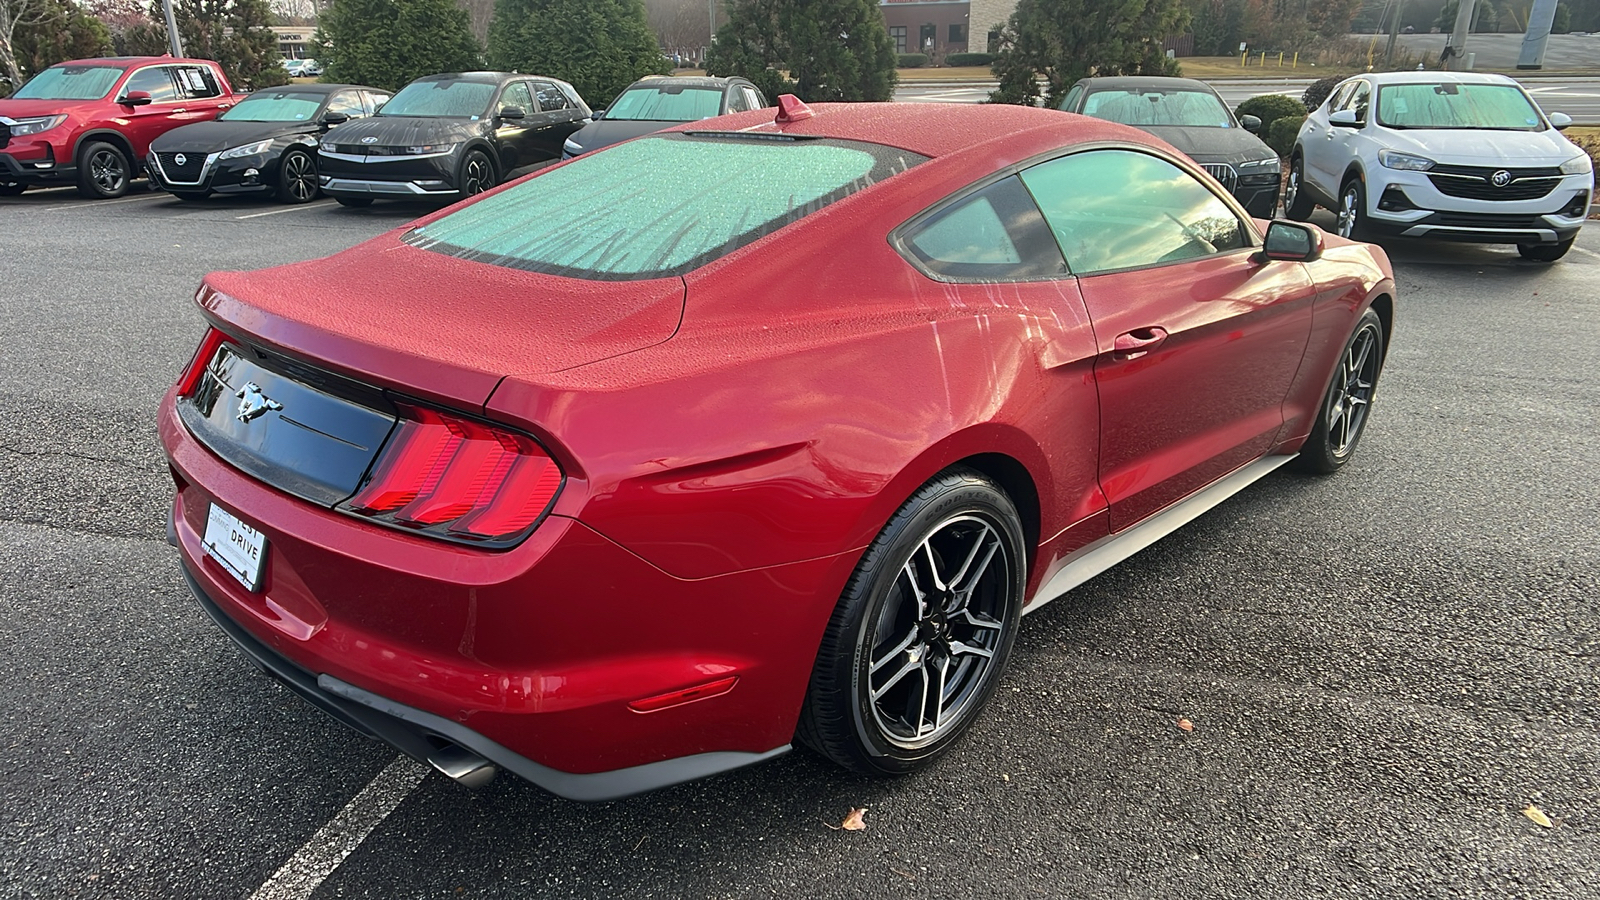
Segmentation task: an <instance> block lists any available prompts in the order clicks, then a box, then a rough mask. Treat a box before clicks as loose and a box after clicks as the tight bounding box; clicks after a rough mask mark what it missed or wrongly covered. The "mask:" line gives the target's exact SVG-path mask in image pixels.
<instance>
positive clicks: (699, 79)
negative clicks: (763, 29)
mask: <svg viewBox="0 0 1600 900" xmlns="http://www.w3.org/2000/svg"><path fill="white" fill-rule="evenodd" d="M749 83H750V82H749V81H747V80H745V79H743V78H732V77H729V78H722V77H718V76H713V75H646V76H645V77H643V78H641V79H639V80H638V81H635V82H634V83H633V84H630V85H628V86H627V87H625V88H623V90H625V91H626V90H631V89H633V88H636V87H660V86H663V85H666V86H673V85H677V86H681V87H714V88H718V89H722V88H726V87H727V86H728V85H730V84H749Z"/></svg>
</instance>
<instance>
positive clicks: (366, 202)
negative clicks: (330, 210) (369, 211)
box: [333, 197, 372, 209]
mask: <svg viewBox="0 0 1600 900" xmlns="http://www.w3.org/2000/svg"><path fill="white" fill-rule="evenodd" d="M333 199H335V200H338V201H339V205H340V206H343V207H345V208H346V209H361V208H362V207H366V206H371V205H372V198H371V197H335V198H333Z"/></svg>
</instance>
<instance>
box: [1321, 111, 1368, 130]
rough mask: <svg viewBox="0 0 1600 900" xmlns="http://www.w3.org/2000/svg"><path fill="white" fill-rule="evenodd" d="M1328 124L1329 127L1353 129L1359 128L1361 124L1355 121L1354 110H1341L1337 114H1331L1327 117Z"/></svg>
mask: <svg viewBox="0 0 1600 900" xmlns="http://www.w3.org/2000/svg"><path fill="white" fill-rule="evenodd" d="M1328 124H1329V125H1343V126H1345V127H1346V128H1355V127H1357V126H1359V125H1360V124H1361V122H1360V121H1359V120H1357V119H1356V111H1355V110H1353V109H1341V110H1339V111H1338V112H1336V113H1333V114H1331V115H1329V116H1328Z"/></svg>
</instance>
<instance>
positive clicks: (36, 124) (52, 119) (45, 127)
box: [11, 115, 67, 137]
mask: <svg viewBox="0 0 1600 900" xmlns="http://www.w3.org/2000/svg"><path fill="white" fill-rule="evenodd" d="M66 120H67V117H66V116H64V115H60V116H39V117H37V118H32V119H13V120H11V136H12V137H26V136H28V135H30V134H38V133H39V132H41V131H49V130H50V129H52V128H54V127H56V126H57V125H60V124H61V123H62V122H65V121H66Z"/></svg>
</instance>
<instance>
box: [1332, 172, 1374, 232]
mask: <svg viewBox="0 0 1600 900" xmlns="http://www.w3.org/2000/svg"><path fill="white" fill-rule="evenodd" d="M1334 212H1336V213H1337V214H1338V216H1339V222H1338V225H1337V227H1336V228H1335V231H1336V232H1337V233H1338V235H1339V237H1342V238H1350V239H1351V240H1356V241H1359V240H1361V236H1362V235H1363V234H1364V233H1366V230H1367V189H1366V187H1365V186H1364V185H1363V184H1362V183H1361V179H1360V178H1357V177H1355V176H1353V175H1352V176H1351V177H1349V178H1347V179H1345V182H1344V187H1341V188H1340V189H1339V208H1338V209H1337V210H1335V211H1334Z"/></svg>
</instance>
